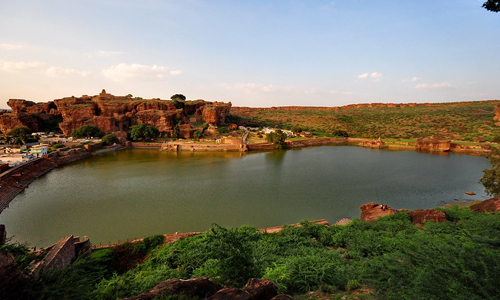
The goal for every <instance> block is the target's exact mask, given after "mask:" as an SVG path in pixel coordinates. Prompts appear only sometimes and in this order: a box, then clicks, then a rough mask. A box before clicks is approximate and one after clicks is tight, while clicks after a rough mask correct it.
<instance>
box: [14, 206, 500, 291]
mask: <svg viewBox="0 0 500 300" xmlns="http://www.w3.org/2000/svg"><path fill="white" fill-rule="evenodd" d="M443 211H444V212H445V213H446V215H447V218H448V221H447V222H443V223H433V222H428V223H426V224H425V225H424V227H423V229H420V228H418V227H416V226H414V225H413V224H412V223H411V220H410V218H409V216H408V214H406V213H404V212H401V213H397V214H396V215H394V216H389V217H385V218H380V219H378V220H377V221H376V222H374V223H368V222H364V221H360V220H353V222H351V223H350V224H348V225H338V226H330V227H327V226H322V225H312V224H309V223H307V222H303V224H302V225H303V226H302V227H285V228H284V230H283V231H281V232H279V233H275V234H262V233H259V232H258V231H257V230H256V229H255V228H252V227H240V228H235V229H228V228H222V227H219V226H216V225H214V227H213V228H212V229H210V230H209V231H208V232H207V233H205V234H202V235H198V236H194V237H190V238H186V239H184V240H181V241H179V242H176V243H174V244H169V245H158V238H156V237H154V238H151V239H148V240H147V244H146V245H145V244H134V245H131V244H125V245H123V246H121V247H118V248H115V249H114V250H99V251H96V252H94V253H93V254H92V258H91V259H79V260H78V261H77V263H75V264H73V265H72V266H71V267H68V268H66V269H65V270H64V271H62V272H58V273H53V274H49V275H47V276H45V277H42V279H41V280H39V281H36V282H32V283H30V284H28V285H27V286H26V288H25V289H24V291H23V295H22V297H23V299H120V298H124V297H131V296H136V295H138V294H139V293H141V292H145V291H148V290H150V289H151V288H152V287H154V286H155V285H156V284H158V283H160V282H162V281H164V280H166V279H169V278H185V279H187V278H193V277H198V276H209V277H211V278H212V280H214V281H217V282H219V283H221V284H224V285H226V286H235V287H241V286H242V285H244V284H245V282H246V281H247V280H248V279H249V278H251V277H259V278H267V279H270V280H272V281H274V282H275V283H276V284H277V285H278V286H279V289H280V292H284V293H289V294H294V295H295V296H294V298H295V299H340V298H341V297H342V296H346V297H345V298H342V299H359V298H355V297H361V298H362V299H454V300H455V299H469V300H470V299H498V295H499V294H500V285H499V284H498V274H500V247H499V246H500V214H480V213H475V212H470V211H469V210H468V208H466V207H465V208H458V207H452V208H450V209H443ZM20 256H22V255H18V257H20ZM308 291H316V293H315V294H313V295H315V296H313V295H312V294H308V295H307V294H305V293H306V292H308ZM360 293H364V294H363V295H359V294H360ZM319 295H321V297H323V298H314V297H316V296H319ZM165 299H167V298H165ZM168 299H177V298H175V297H174V298H172V297H169V298H168ZM179 299H184V298H179Z"/></svg>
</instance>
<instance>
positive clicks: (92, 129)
mask: <svg viewBox="0 0 500 300" xmlns="http://www.w3.org/2000/svg"><path fill="white" fill-rule="evenodd" d="M102 136H104V132H102V131H101V129H100V128H99V127H97V126H95V125H83V126H81V127H80V128H78V129H75V130H73V132H71V137H73V138H74V139H81V138H92V137H96V138H97V137H102Z"/></svg>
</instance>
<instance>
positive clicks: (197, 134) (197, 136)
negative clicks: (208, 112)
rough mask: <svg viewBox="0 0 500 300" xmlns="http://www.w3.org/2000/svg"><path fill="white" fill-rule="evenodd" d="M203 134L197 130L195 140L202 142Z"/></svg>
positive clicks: (194, 135)
mask: <svg viewBox="0 0 500 300" xmlns="http://www.w3.org/2000/svg"><path fill="white" fill-rule="evenodd" d="M201 134H202V133H201V131H199V130H196V131H195V132H194V134H193V138H194V140H195V141H199V140H200V137H201Z"/></svg>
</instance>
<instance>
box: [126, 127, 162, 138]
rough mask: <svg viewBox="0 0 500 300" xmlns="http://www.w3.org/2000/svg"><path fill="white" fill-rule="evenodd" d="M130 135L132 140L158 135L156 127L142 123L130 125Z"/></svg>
mask: <svg viewBox="0 0 500 300" xmlns="http://www.w3.org/2000/svg"><path fill="white" fill-rule="evenodd" d="M130 129H131V130H130V137H131V138H132V139H133V140H148V139H154V138H157V137H158V136H159V135H160V131H159V130H158V128H156V127H154V126H152V125H146V124H144V123H141V124H137V125H135V126H132V127H130Z"/></svg>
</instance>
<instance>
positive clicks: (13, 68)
mask: <svg viewBox="0 0 500 300" xmlns="http://www.w3.org/2000/svg"><path fill="white" fill-rule="evenodd" d="M43 65H45V63H43V62H38V61H32V62H26V61H0V70H2V71H6V72H17V71H24V70H28V69H37V68H40V67H42V66H43Z"/></svg>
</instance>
